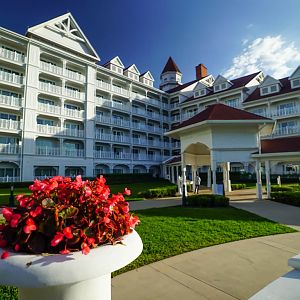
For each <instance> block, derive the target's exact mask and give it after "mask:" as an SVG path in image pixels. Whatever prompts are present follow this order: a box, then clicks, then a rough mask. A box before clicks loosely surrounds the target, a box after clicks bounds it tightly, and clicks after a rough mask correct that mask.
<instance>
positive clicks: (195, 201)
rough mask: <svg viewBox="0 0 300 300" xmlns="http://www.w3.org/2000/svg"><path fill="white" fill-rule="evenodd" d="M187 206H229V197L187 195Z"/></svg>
mask: <svg viewBox="0 0 300 300" xmlns="http://www.w3.org/2000/svg"><path fill="white" fill-rule="evenodd" d="M187 206H197V207H226V206H229V198H227V197H225V196H220V195H192V196H188V197H187Z"/></svg>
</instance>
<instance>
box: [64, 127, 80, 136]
mask: <svg viewBox="0 0 300 300" xmlns="http://www.w3.org/2000/svg"><path fill="white" fill-rule="evenodd" d="M63 135H67V136H74V137H80V138H82V137H84V130H83V129H75V128H64V131H63Z"/></svg>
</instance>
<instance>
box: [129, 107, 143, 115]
mask: <svg viewBox="0 0 300 300" xmlns="http://www.w3.org/2000/svg"><path fill="white" fill-rule="evenodd" d="M132 113H134V114H137V115H140V116H146V115H147V112H146V110H145V109H142V108H137V107H132Z"/></svg>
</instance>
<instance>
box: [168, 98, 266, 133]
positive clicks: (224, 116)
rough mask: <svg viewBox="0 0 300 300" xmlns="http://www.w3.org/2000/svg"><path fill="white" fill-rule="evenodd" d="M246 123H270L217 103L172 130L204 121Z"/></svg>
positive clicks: (257, 116) (263, 118)
mask: <svg viewBox="0 0 300 300" xmlns="http://www.w3.org/2000/svg"><path fill="white" fill-rule="evenodd" d="M239 120H240V121H246V120H248V121H249V120H251V121H253V120H258V121H263V120H265V121H271V119H269V118H265V117H262V116H259V115H256V114H253V113H250V112H247V111H244V110H241V109H237V108H233V107H230V106H228V105H225V104H221V103H217V104H213V105H209V106H208V107H207V108H206V109H205V110H203V111H201V112H200V113H198V114H197V115H195V116H193V117H192V118H190V119H188V120H186V121H183V122H182V123H180V124H179V125H177V126H174V129H173V130H176V129H179V128H183V127H186V126H190V125H193V124H197V123H200V122H204V121H239Z"/></svg>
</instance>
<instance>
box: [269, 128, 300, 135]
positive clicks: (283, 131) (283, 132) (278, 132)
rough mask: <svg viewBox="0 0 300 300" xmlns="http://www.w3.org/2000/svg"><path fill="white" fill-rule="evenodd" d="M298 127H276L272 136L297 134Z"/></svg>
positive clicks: (299, 130)
mask: <svg viewBox="0 0 300 300" xmlns="http://www.w3.org/2000/svg"><path fill="white" fill-rule="evenodd" d="M299 133H300V127H278V128H276V129H275V131H274V132H273V135H276V136H278V135H292V134H299Z"/></svg>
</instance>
